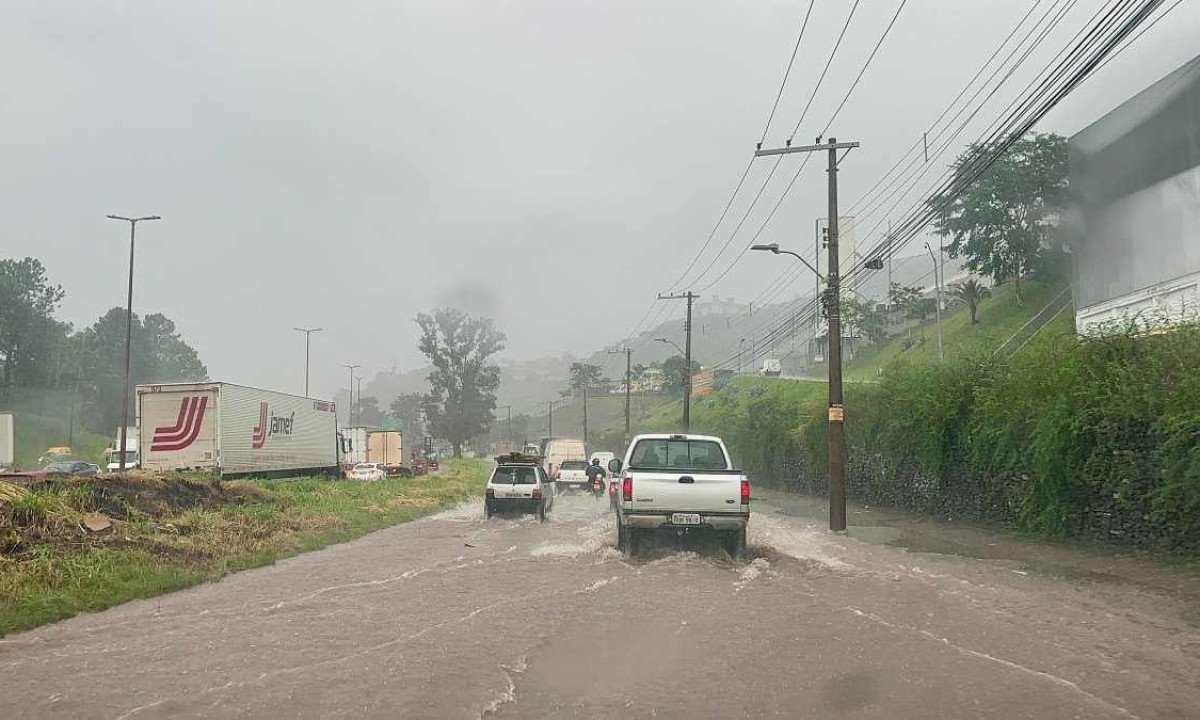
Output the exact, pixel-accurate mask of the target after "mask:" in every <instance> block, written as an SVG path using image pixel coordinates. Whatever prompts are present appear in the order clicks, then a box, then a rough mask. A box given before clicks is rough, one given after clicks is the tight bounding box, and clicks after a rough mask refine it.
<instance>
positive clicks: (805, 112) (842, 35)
mask: <svg viewBox="0 0 1200 720" xmlns="http://www.w3.org/2000/svg"><path fill="white" fill-rule="evenodd" d="M859 2H860V0H854V5H853V6H851V8H850V14H849V15H847V16H846V23H845V24H844V25H842V31H841V32H840V33H839V34H838V39H837V42H835V43H834V44H833V51H832V52H830V53H829V59H828V60H826V61H825V69H823V70H821V77H819V78H817V85H816V87H814V88H813V91H812V95H809V96H808V103H806V104H805V106H804V110H803V112H801V113H800V119H799V120H797V121H796V127H794V128H792V134H791V135H789V136H788V144H789V145H791V144H792V140H793V139H794V138H795V137H796V133H797V132H799V130H800V124H801V123H803V122H804V117H805V116H806V115H808V109H809V108H810V107H812V104H813V100H816V99H817V91H818V90H820V89H821V83H822V82H824V81H825V74H826V73H828V72H829V66H830V65H832V64H833V59H834V58H835V57H837V51H838V48H839V47H841V45H842V39H843V38H845V37H846V30H847V29H849V27H850V21H851V20H853V19H854V11H855V10H857V9H858V3H859Z"/></svg>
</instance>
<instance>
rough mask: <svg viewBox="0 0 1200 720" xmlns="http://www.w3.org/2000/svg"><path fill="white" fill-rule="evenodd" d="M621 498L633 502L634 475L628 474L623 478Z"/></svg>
mask: <svg viewBox="0 0 1200 720" xmlns="http://www.w3.org/2000/svg"><path fill="white" fill-rule="evenodd" d="M621 499H622V500H624V501H625V502H633V476H632V475H626V476H625V477H623V478H621Z"/></svg>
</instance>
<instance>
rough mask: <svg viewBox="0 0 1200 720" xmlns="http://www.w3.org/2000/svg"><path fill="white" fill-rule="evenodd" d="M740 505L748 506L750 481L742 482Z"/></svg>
mask: <svg viewBox="0 0 1200 720" xmlns="http://www.w3.org/2000/svg"><path fill="white" fill-rule="evenodd" d="M742 504H743V505H749V504H750V481H749V480H743V481H742Z"/></svg>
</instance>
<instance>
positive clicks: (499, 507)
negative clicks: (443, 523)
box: [483, 460, 554, 522]
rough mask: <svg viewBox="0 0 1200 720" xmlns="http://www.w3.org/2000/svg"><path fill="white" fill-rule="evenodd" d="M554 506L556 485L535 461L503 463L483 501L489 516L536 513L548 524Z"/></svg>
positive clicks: (489, 485) (490, 481) (497, 468)
mask: <svg viewBox="0 0 1200 720" xmlns="http://www.w3.org/2000/svg"><path fill="white" fill-rule="evenodd" d="M552 507H554V484H553V481H552V480H550V478H549V477H547V476H546V471H545V470H543V469H542V467H541V465H539V464H538V463H537V462H536V460H534V461H532V462H511V463H508V462H501V463H499V464H497V465H496V469H495V470H494V471H493V472H492V477H491V479H489V480H488V484H487V489H486V491H485V497H484V499H483V514H484V515H485V516H486V517H491V516H492V515H494V514H496V513H500V512H520V513H533V514H534V515H537V517H538V520H541V521H543V522H545V520H546V511H548V510H549V509H550V508H552Z"/></svg>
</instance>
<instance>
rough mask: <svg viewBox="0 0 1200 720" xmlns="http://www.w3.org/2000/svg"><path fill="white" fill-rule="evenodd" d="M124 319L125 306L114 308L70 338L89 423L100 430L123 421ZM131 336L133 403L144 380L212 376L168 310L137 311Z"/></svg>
mask: <svg viewBox="0 0 1200 720" xmlns="http://www.w3.org/2000/svg"><path fill="white" fill-rule="evenodd" d="M125 322H126V315H125V308H120V307H115V308H112V309H110V310H109V311H108V312H106V313H104V315H102V316H100V318H99V319H97V320H96V322H95V323H93V324H92V326H91V327H89V328H86V329H84V330H83V331H82V332H80V333H78V334H76V335H75V336H73V337H72V338H71V345H72V349H71V352H72V353H73V355H74V359H73V367H75V368H76V372H77V373H78V380H79V383H80V389H81V390H82V391H83V393H84V396H85V401H84V413H85V416H86V417H87V419H88V424H89V425H90V426H91V427H92V428H93V429H94V430H97V431H100V432H105V433H108V432H111V431H112V429H113V428H115V427H116V426H117V425H119V424H120V422H121V393H122V392H123V390H124V388H125ZM130 340H131V343H130V347H131V349H132V353H131V356H130V370H129V378H130V389H129V390H130V401H131V402H132V401H133V392H134V386H136V385H139V384H145V383H149V382H191V381H199V380H207V379H208V369H207V368H206V367H205V366H204V363H203V362H201V361H200V356H199V354H198V353H197V352H196V350H195V349H194V348H192V347H191V346H190V345H188V344H187V343H186V342H184V341H183V339H182V337H180V335H179V333H178V332H177V331H176V329H175V323H174V322H172V321H171V320H170V319H169V318H167V317H166V316H165V315H161V314H157V313H152V314H150V315H147V316H146V317H145V319H144V320H142V319H139V318H138V316H137V314H136V313H134V315H133V319H132V326H131V337H130ZM130 407H134V406H133V405H130Z"/></svg>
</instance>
